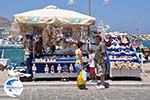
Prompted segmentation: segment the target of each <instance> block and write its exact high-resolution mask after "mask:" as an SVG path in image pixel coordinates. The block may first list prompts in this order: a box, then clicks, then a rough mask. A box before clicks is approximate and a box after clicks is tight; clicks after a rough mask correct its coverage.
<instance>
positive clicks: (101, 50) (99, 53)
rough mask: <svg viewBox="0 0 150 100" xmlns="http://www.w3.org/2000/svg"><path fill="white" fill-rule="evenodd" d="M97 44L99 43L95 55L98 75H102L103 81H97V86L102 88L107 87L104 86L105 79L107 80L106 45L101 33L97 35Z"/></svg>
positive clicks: (101, 79)
mask: <svg viewBox="0 0 150 100" xmlns="http://www.w3.org/2000/svg"><path fill="white" fill-rule="evenodd" d="M96 45H97V48H96V51H95V57H94V60H95V65H96V69H97V72H96V75H97V76H98V77H100V81H101V82H100V84H99V83H97V86H96V88H97V89H102V88H105V86H104V81H105V77H104V74H105V52H106V46H105V44H104V43H103V42H102V38H101V36H99V35H97V36H96Z"/></svg>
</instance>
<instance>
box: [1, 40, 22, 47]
mask: <svg viewBox="0 0 150 100" xmlns="http://www.w3.org/2000/svg"><path fill="white" fill-rule="evenodd" d="M0 48H24V45H23V44H17V43H15V44H12V43H11V42H10V41H7V40H3V39H0Z"/></svg>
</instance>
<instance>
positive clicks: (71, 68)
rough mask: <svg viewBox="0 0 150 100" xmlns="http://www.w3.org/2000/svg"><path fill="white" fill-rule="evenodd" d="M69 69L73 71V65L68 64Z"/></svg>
mask: <svg viewBox="0 0 150 100" xmlns="http://www.w3.org/2000/svg"><path fill="white" fill-rule="evenodd" d="M69 71H70V72H73V71H74V68H73V65H72V64H70V66H69Z"/></svg>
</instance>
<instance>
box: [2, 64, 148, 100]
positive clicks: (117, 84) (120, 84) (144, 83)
mask: <svg viewBox="0 0 150 100" xmlns="http://www.w3.org/2000/svg"><path fill="white" fill-rule="evenodd" d="M143 69H144V71H145V73H141V79H142V80H141V81H137V80H117V81H112V80H107V81H106V82H107V83H108V84H107V85H108V87H109V88H108V89H106V90H104V91H103V92H104V93H103V92H102V91H101V90H100V93H101V92H102V93H103V97H104V98H105V95H108V94H111V93H109V92H113V93H114V94H113V95H116V94H117V92H119V91H121V90H122V88H135V89H137V88H140V89H141V90H140V89H138V91H137V92H138V93H137V94H138V95H140V93H141V92H140V91H145V92H144V93H143V92H142V94H146V99H145V100H150V98H149V97H148V98H149V99H147V92H149V93H150V91H149V89H150V63H148V64H145V65H144V67H143ZM8 78H9V76H8V75H7V71H6V70H5V71H3V72H2V71H0V100H17V99H18V98H9V97H8V96H7V95H6V94H5V93H4V90H3V85H4V82H5V81H6V80H7V79H8ZM23 84H24V91H25V92H27V91H29V89H30V88H33V89H32V90H31V91H30V92H32V91H33V92H32V94H33V93H34V91H40V90H39V89H38V88H40V87H42V88H47V90H48V91H49V90H55V89H56V90H58V89H62V93H63V92H67V91H66V89H63V88H67V90H68V91H70V92H71V91H72V90H71V89H73V92H74V91H75V93H76V95H77V97H78V96H79V94H77V92H79V90H78V89H77V88H76V81H67V82H62V81H35V82H34V81H33V82H23ZM95 86H96V83H91V82H87V87H88V88H89V90H88V91H87V94H90V91H91V93H92V94H94V95H95V93H97V92H95V90H96V89H95ZM54 87H55V88H54ZM34 88H37V90H36V89H34ZM53 88H54V89H53ZM115 88H116V89H115ZM143 88H148V89H143ZM135 89H131V94H133V95H134V93H133V91H136V90H135ZM47 90H44V89H43V92H44V93H46V91H47ZM122 91H126V92H127V91H130V90H122ZM83 92H84V90H83ZM126 92H125V93H126ZM48 93H49V92H48ZM58 93H59V90H58ZM67 93H68V94H69V92H67ZM115 93H116V94H115ZM122 93H124V92H122ZM29 94H30V93H29ZM68 94H67V96H68ZM137 94H136V95H137ZM23 95H26V94H23ZM56 95H58V96H57V97H56ZM56 95H55V96H54V97H53V96H52V98H57V99H55V100H59V98H60V97H59V94H57V93H56ZM71 95H73V94H71ZM83 95H85V94H83ZM97 95H98V94H97ZM97 95H95V96H96V97H97ZM121 95H123V94H121ZM129 95H130V93H129ZM47 96H48V94H47ZM89 96H90V97H91V99H89V100H92V95H89ZM61 97H62V98H64V97H63V94H61ZM77 97H75V98H77ZM98 97H99V96H98ZM39 98H40V97H39ZM68 98H71V97H68ZM139 98H140V97H139ZM84 99H85V98H84V96H83V98H82V99H81V100H84ZM134 99H136V97H133V98H132V96H131V98H129V100H134ZM23 100H28V99H23ZM29 100H36V99H29ZM39 100H40V99H39ZM41 100H47V99H41ZM49 100H51V99H49ZM62 100H63V99H62ZM65 100H67V99H65ZM73 100H76V99H73ZM79 100H80V99H79ZM94 100H96V99H94ZM97 100H101V99H97ZM102 100H103V99H102ZM104 100H117V99H114V98H112V99H109V98H107V99H106V98H105V99H104ZM118 100H128V99H118ZM136 100H138V99H136ZM139 100H144V99H139Z"/></svg>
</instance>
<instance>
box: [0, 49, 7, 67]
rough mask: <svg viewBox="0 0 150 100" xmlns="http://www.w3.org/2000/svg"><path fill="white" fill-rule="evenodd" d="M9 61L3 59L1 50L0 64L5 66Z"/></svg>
mask: <svg viewBox="0 0 150 100" xmlns="http://www.w3.org/2000/svg"><path fill="white" fill-rule="evenodd" d="M8 61H9V59H7V58H4V49H2V54H1V58H0V64H2V65H3V66H7V64H8Z"/></svg>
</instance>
